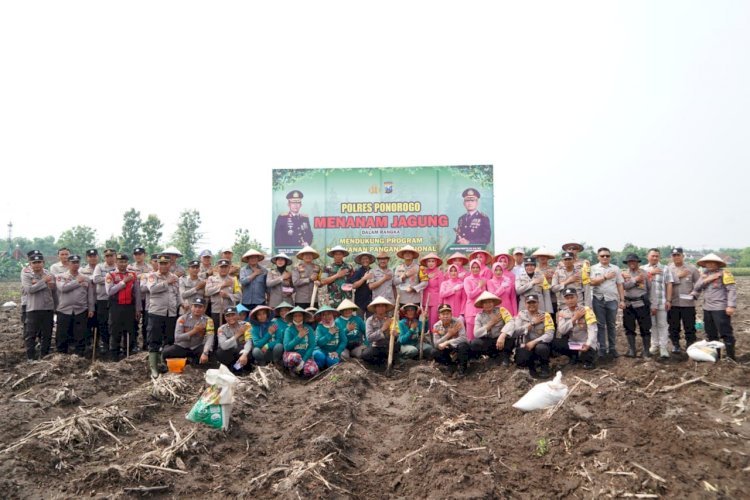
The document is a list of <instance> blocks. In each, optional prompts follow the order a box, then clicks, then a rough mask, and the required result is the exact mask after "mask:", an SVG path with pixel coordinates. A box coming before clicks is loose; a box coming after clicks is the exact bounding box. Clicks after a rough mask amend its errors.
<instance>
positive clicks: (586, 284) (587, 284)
mask: <svg viewBox="0 0 750 500" xmlns="http://www.w3.org/2000/svg"><path fill="white" fill-rule="evenodd" d="M562 250H563V252H570V253H572V254H573V268H574V269H575V270H576V272H578V273H580V275H581V284H582V285H583V293H584V302H579V303H580V304H585V305H586V306H587V307H592V303H593V296H592V295H591V262H589V261H588V260H586V259H581V258H579V257H578V254H579V253H581V252H583V250H584V249H583V245H581V244H580V243H575V242H571V243H565V244H564V245H563V246H562ZM564 265H565V264H564V263H563V262H562V261H560V262H558V264H557V267H558V269H559V268H561V267H564Z"/></svg>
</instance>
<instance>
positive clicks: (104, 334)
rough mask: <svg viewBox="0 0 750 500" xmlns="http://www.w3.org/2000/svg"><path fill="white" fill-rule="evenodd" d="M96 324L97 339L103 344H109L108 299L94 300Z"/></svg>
mask: <svg viewBox="0 0 750 500" xmlns="http://www.w3.org/2000/svg"><path fill="white" fill-rule="evenodd" d="M96 326H97V327H98V328H99V339H98V340H97V341H98V342H101V343H102V345H104V346H109V301H108V300H97V301H96Z"/></svg>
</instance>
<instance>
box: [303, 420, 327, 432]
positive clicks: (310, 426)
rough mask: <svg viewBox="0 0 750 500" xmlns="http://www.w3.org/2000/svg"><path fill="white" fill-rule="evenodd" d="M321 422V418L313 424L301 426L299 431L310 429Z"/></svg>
mask: <svg viewBox="0 0 750 500" xmlns="http://www.w3.org/2000/svg"><path fill="white" fill-rule="evenodd" d="M321 422H322V420H318V421H317V422H315V423H314V424H311V425H308V426H307V427H303V428H301V429H300V431H306V430H309V429H312V428H313V427H315V426H316V425H318V424H319V423H321Z"/></svg>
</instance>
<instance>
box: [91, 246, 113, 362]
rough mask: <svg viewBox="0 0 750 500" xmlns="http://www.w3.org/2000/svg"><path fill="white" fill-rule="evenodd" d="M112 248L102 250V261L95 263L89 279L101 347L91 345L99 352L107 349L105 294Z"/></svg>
mask: <svg viewBox="0 0 750 500" xmlns="http://www.w3.org/2000/svg"><path fill="white" fill-rule="evenodd" d="M116 253H117V252H116V251H115V250H114V249H113V248H107V249H105V250H104V262H101V263H99V264H97V265H96V267H95V268H94V274H93V275H92V276H91V281H93V282H94V284H95V285H96V324H97V326H98V328H99V338H98V339H97V340H98V342H100V343H101V347H98V346H93V348H94V349H97V348H98V349H99V352H100V354H105V353H106V352H107V351H108V349H109V295H107V288H106V282H107V275H108V274H109V273H111V272H112V271H115V270H116V269H117V267H116V266H115V254H116Z"/></svg>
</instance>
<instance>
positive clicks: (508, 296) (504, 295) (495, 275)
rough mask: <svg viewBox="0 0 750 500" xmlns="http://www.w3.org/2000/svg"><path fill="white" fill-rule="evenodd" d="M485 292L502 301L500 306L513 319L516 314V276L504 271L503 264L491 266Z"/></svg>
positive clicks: (497, 263) (496, 263)
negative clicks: (489, 278) (490, 274)
mask: <svg viewBox="0 0 750 500" xmlns="http://www.w3.org/2000/svg"><path fill="white" fill-rule="evenodd" d="M487 291H488V292H490V293H492V294H495V295H497V296H498V297H499V298H500V300H502V301H503V302H502V304H501V305H502V306H503V307H504V308H505V309H507V310H508V312H509V313H510V314H511V315H512V316H513V317H515V316H516V314H518V304H517V303H516V275H515V274H513V273H512V272H511V271H509V270H507V269H505V267H504V265H503V262H495V263H494V264H492V279H491V280H489V281H488V282H487Z"/></svg>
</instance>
